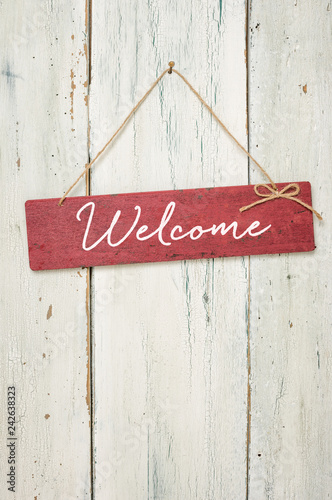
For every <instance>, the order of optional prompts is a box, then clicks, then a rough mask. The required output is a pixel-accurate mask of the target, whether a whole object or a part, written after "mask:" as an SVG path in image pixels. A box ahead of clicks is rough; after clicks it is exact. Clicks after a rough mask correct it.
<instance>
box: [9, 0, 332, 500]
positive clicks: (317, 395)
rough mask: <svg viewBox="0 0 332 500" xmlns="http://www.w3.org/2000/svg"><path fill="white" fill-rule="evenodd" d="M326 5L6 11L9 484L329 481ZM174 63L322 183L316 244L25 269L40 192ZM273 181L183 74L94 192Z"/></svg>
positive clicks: (45, 498)
mask: <svg viewBox="0 0 332 500" xmlns="http://www.w3.org/2000/svg"><path fill="white" fill-rule="evenodd" d="M331 7H332V6H331V3H330V2H328V1H327V0H326V2H314V0H307V1H306V2H304V1H301V0H297V1H294V2H286V1H282V2H281V3H280V2H279V3H278V4H275V5H274V4H273V3H271V2H269V3H267V2H264V3H263V1H262V0H255V1H252V2H250V3H249V4H248V5H247V3H246V2H245V0H233V1H224V2H216V1H214V0H213V1H212V0H203V1H202V2H201V1H198V0H197V1H195V2H191V3H188V2H185V1H184V0H182V1H180V2H179V1H175V0H170V1H169V2H161V1H157V0H155V1H149V2H147V3H144V2H141V1H133V2H123V1H122V2H121V1H114V2H106V1H104V0H99V1H98V2H95V1H92V2H91V1H90V2H87V3H86V1H85V0H80V1H76V2H74V1H72V0H71V1H67V2H60V1H59V0H56V1H47V2H41V1H38V2H34V3H32V4H31V5H30V4H29V5H27V4H26V3H24V2H23V1H21V0H17V2H15V4H13V3H10V2H8V1H7V2H3V3H1V4H0V13H1V31H0V37H1V48H2V55H1V67H0V73H1V74H0V96H1V103H2V113H1V118H0V120H1V132H2V134H1V153H0V168H1V186H2V195H1V201H0V203H1V229H0V234H1V266H0V269H1V271H0V272H1V283H2V292H1V302H0V311H1V312H0V314H1V326H2V349H1V358H0V359H1V367H2V377H1V380H2V384H1V414H0V415H1V417H0V418H1V426H0V429H1V430H0V449H1V462H0V481H1V483H0V484H1V498H4V499H12V498H16V499H17V500H25V499H42V500H53V499H56V500H58V499H65V500H70V499H74V498H77V499H93V498H94V499H95V500H104V499H105V500H108V499H111V500H117V499H119V500H133V499H137V500H141V499H149V500H152V499H155V500H157V499H158V500H161V499H163V500H175V499H179V500H180V499H181V500H184V499H185V500H187V499H188V500H189V499H199V500H220V499H223V500H233V499H236V500H237V499H239V500H240V499H245V498H247V499H250V500H256V499H258V500H261V499H262V500H263V499H275V500H279V499H297V500H303V499H305V500H316V499H317V500H321V499H325V498H329V497H330V496H331V495H332V482H331V477H332V476H331V470H330V464H331V459H332V456H331V455H332V431H331V428H330V420H331V403H332V401H331V394H330V390H329V388H330V384H331V359H332V345H331V344H332V342H331V338H330V337H331V336H330V331H331V320H332V318H331V311H332V308H331V305H332V290H331V276H332V273H331V271H330V269H329V263H330V259H331V248H332V245H331V241H330V240H331V227H330V226H331V221H330V220H329V217H330V214H331V200H330V196H329V188H330V187H331V174H330V162H331V147H330V144H331V117H330V109H331V104H332V99H331V90H330V88H331V83H332V82H331V79H332V78H331V75H332V72H331V57H330V45H331V38H332V33H331ZM171 59H173V60H174V61H175V62H176V67H177V68H178V69H179V70H180V71H181V72H183V73H184V74H185V75H186V76H187V78H188V79H189V81H191V82H192V83H193V84H194V86H195V87H196V88H197V90H198V91H199V92H200V93H201V94H202V96H203V97H204V98H205V99H206V100H207V102H209V103H211V105H212V107H213V109H214V110H215V111H216V112H217V114H218V115H219V116H220V117H221V118H222V119H223V120H224V122H225V123H226V124H227V125H228V126H229V128H230V129H231V130H232V132H233V133H234V134H235V135H236V137H237V138H238V139H239V140H240V141H241V143H242V144H243V145H244V146H248V147H249V148H250V151H251V153H252V154H253V155H254V156H255V157H256V158H257V159H258V160H259V161H261V162H262V163H263V164H264V166H265V167H266V168H267V169H268V171H269V172H270V174H271V176H272V177H273V178H274V180H276V181H294V180H295V181H300V180H309V181H311V182H312V189H313V200H314V206H315V208H317V209H318V210H319V211H321V212H322V214H323V217H324V221H323V222H322V223H317V221H315V235H316V242H317V243H316V244H317V249H316V250H315V252H314V253H312V254H307V255H306V254H294V255H282V256H278V255H277V256H264V257H251V258H248V257H244V258H228V259H216V260H205V261H187V262H186V261H184V262H172V263H156V264H144V265H131V266H114V267H104V268H95V269H92V270H91V271H89V270H86V269H77V270H66V271H45V272H38V273H36V272H32V271H30V269H29V267H28V257H27V244H26V234H25V219H24V202H25V200H27V199H32V198H44V197H56V196H59V197H60V195H61V194H62V193H63V192H64V190H65V188H67V187H68V186H69V185H70V184H71V182H72V181H73V180H74V178H75V175H77V174H78V173H79V172H80V171H81V169H82V167H83V166H84V164H85V163H86V162H87V161H88V159H89V158H90V159H91V158H93V157H94V155H95V154H96V153H97V152H98V150H99V149H100V148H101V147H102V146H103V145H104V143H105V142H106V141H107V140H108V138H109V137H110V135H111V134H112V133H113V132H114V131H115V129H116V128H117V126H118V125H119V123H120V122H121V121H122V120H123V118H124V117H125V116H126V114H127V113H128V112H129V111H130V109H131V108H132V107H133V105H134V104H135V103H136V102H137V100H138V99H139V98H140V97H141V96H142V95H143V94H144V92H145V91H146V90H147V88H148V87H149V86H150V85H151V83H152V82H153V81H154V79H155V78H156V76H157V75H158V74H160V72H161V71H162V70H163V69H164V68H165V67H166V66H167V63H168V61H169V60H171ZM262 180H263V179H262V177H261V176H260V174H259V173H258V172H257V170H255V169H254V168H250V169H249V170H248V162H247V159H246V157H245V156H244V155H243V154H242V153H241V152H239V151H238V150H237V149H236V146H234V144H233V143H232V142H231V141H230V140H229V139H228V138H227V137H226V136H225V134H224V133H223V131H222V130H220V128H219V127H218V125H217V124H216V123H215V122H214V120H213V119H212V118H211V117H210V116H209V114H208V113H207V111H206V110H204V109H203V108H202V106H201V104H200V103H199V102H198V101H197V99H196V98H195V96H193V95H192V94H191V93H190V91H189V89H187V88H186V87H185V86H184V84H183V82H182V81H181V80H180V79H179V78H178V77H177V75H175V74H173V75H166V76H165V78H164V80H163V82H162V83H161V84H160V85H159V86H158V88H156V89H155V90H154V93H153V94H152V95H151V96H150V97H149V99H148V100H147V101H146V103H145V104H144V106H143V107H142V108H140V109H139V111H138V112H137V113H136V115H135V117H134V119H132V120H131V121H130V123H129V124H128V126H127V127H126V129H125V130H124V131H123V132H122V133H121V135H120V136H119V137H118V138H117V140H116V141H115V143H114V144H113V145H112V147H111V148H110V150H109V151H108V152H107V153H106V154H105V155H104V156H103V158H102V159H101V160H100V161H98V163H97V164H96V165H95V166H94V167H93V170H92V172H91V186H90V192H91V193H93V194H103V193H110V192H113V193H115V192H127V191H148V190H159V189H173V188H174V189H175V188H176V189H177V188H191V187H206V186H218V185H236V184H247V183H248V182H249V181H250V182H251V183H253V182H256V181H257V182H260V181H262ZM85 190H86V186H85V184H84V182H82V183H81V184H80V186H79V187H77V188H75V191H74V192H73V193H72V194H73V195H78V194H82V193H84V192H85ZM152 209H153V208H152ZM11 385H15V386H16V390H17V418H18V424H17V437H18V440H17V458H18V466H17V487H16V490H17V491H16V494H15V495H14V494H12V493H11V492H8V491H7V485H6V480H7V479H6V474H7V472H8V464H7V449H6V444H7V426H6V419H7V406H6V392H7V386H11Z"/></svg>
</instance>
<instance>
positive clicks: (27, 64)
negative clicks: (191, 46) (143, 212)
mask: <svg viewBox="0 0 332 500" xmlns="http://www.w3.org/2000/svg"><path fill="white" fill-rule="evenodd" d="M0 17H1V30H0V36H1V53H2V55H1V65H0V70H1V75H0V95H1V103H2V108H1V115H0V122H1V143H2V144H1V174H0V175H1V187H2V195H1V197H0V200H1V201H0V203H1V209H0V212H1V229H0V234H1V266H0V269H1V277H0V280H1V283H2V290H1V302H0V304H1V305H0V308H1V309H0V310H1V313H0V314H1V327H2V347H1V367H2V368H1V413H0V418H1V425H0V429H1V431H0V432H1V438H0V447H1V457H2V458H1V466H0V468H1V473H0V478H1V479H0V481H1V487H0V489H1V498H2V499H13V498H16V499H18V500H22V499H31V500H32V499H43V500H44V499H47V500H52V499H54V500H59V499H60V498H61V499H66V500H69V499H74V498H75V499H76V498H79V499H83V498H90V440H89V433H90V430H89V418H90V417H89V409H88V406H87V351H86V348H87V315H86V270H65V271H54V272H53V271H46V272H33V271H31V270H30V269H29V263H28V253H27V240H26V227H25V214H24V202H25V201H26V200H27V199H32V198H46V197H57V196H59V197H60V196H61V195H62V193H63V192H64V190H65V188H66V187H67V186H68V184H69V183H70V182H71V181H72V178H73V177H74V175H75V173H78V172H79V171H80V170H81V168H82V165H84V163H85V162H86V161H87V107H86V103H85V95H86V91H87V87H86V81H87V76H86V73H87V60H86V54H85V47H86V35H85V32H86V16H85V4H84V2H82V1H81V2H80V3H78V2H75V1H69V2H66V3H65V4H64V3H63V2H42V1H38V2H23V1H18V2H15V3H12V2H2V3H1V6H0ZM77 192H79V193H81V194H82V193H84V192H85V187H84V183H83V185H82V186H81V187H80V189H79V190H78V191H77ZM59 210H60V208H59ZM12 385H15V386H16V393H17V398H16V417H17V426H16V428H17V455H16V456H17V464H16V477H17V480H16V493H15V494H13V493H11V492H9V491H8V490H7V487H8V485H6V474H7V473H8V467H9V465H8V463H7V454H8V450H7V449H6V439H7V425H6V421H7V409H6V393H7V386H12Z"/></svg>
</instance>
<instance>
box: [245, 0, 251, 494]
mask: <svg viewBox="0 0 332 500" xmlns="http://www.w3.org/2000/svg"><path fill="white" fill-rule="evenodd" d="M245 8H246V16H245V33H246V40H245V42H246V90H247V92H246V100H247V106H246V108H247V112H246V121H247V123H246V125H247V148H248V151H249V152H250V121H249V112H250V102H249V97H250V94H249V66H250V65H249V56H250V53H249V46H250V42H249V36H250V35H249V26H250V22H249V21H250V9H251V4H250V0H246V5H245ZM248 184H250V158H248ZM250 278H251V268H250V255H249V256H248V301H247V439H246V500H249V473H250V445H251V386H250V377H251V351H250V307H251V303H250V286H251V280H250Z"/></svg>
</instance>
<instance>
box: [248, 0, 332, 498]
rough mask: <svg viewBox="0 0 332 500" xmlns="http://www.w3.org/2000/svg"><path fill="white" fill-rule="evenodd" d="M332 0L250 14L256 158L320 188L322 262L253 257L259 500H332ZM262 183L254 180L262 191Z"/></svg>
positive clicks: (318, 253) (254, 452) (258, 5)
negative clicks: (259, 183)
mask: <svg viewBox="0 0 332 500" xmlns="http://www.w3.org/2000/svg"><path fill="white" fill-rule="evenodd" d="M331 16H332V12H331V3H330V2H314V1H313V0H308V1H306V2H301V1H297V2H281V3H280V2H279V3H276V4H274V3H270V4H269V8H267V5H266V2H263V1H260V0H258V1H257V0H256V1H254V2H252V7H251V9H250V31H249V33H250V38H249V42H250V47H249V61H250V65H249V102H250V108H249V117H250V122H249V124H250V148H251V152H252V153H253V154H255V155H256V157H257V159H258V160H260V161H262V162H263V164H264V165H265V166H266V167H267V168H268V171H269V173H270V174H271V176H272V177H273V178H274V180H276V181H282V180H284V179H289V178H292V177H293V176H294V175H295V176H296V175H299V172H301V175H302V176H303V177H304V178H306V179H308V180H309V181H311V182H312V190H313V199H315V200H316V201H315V204H316V208H317V210H319V211H321V212H322V215H323V217H324V221H323V222H318V221H317V220H316V221H315V239H316V245H317V249H316V250H315V252H314V253H313V254H312V255H304V254H302V255H289V256H288V255H286V256H280V257H277V256H276V257H251V258H250V260H251V266H250V271H251V278H250V280H251V321H250V337H251V357H252V361H251V363H252V366H251V388H252V418H251V425H252V429H251V448H250V452H251V453H250V483H249V493H250V494H249V498H252V499H256V498H259V499H281V498H287V499H301V500H302V499H303V500H320V499H323V498H324V499H327V498H330V497H331V496H332V476H331V463H332V430H331V384H332V379H331V355H332V340H331V322H332V310H331V303H332V296H331V293H332V290H331V285H332V282H331V256H332V255H331V249H332V241H331V234H332V231H331V229H332V228H331V213H332V203H331V194H330V187H331V160H332V158H331V142H332V136H331V106H332V95H331V83H332V82H331V74H332V73H331V69H332V68H331V51H330V47H331V41H332V40H331V33H332V29H331V28H332V17H331ZM257 180H259V176H258V175H257V173H256V172H254V171H252V172H251V178H250V181H251V182H255V181H257Z"/></svg>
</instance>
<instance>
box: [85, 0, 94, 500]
mask: <svg viewBox="0 0 332 500" xmlns="http://www.w3.org/2000/svg"><path fill="white" fill-rule="evenodd" d="M91 14H92V0H85V31H86V33H85V35H86V44H85V47H86V49H85V52H86V67H87V70H86V74H87V160H88V163H90V161H91V155H90V147H91V138H90V100H89V95H90V85H91V43H92V38H91V32H92V15H91ZM85 187H86V190H85V194H86V195H87V196H89V195H90V194H91V172H90V171H88V172H87V173H86V175H85ZM86 273H87V274H86V315H87V358H88V360H87V403H88V408H89V414H90V499H91V500H93V499H94V497H95V495H94V478H95V467H94V351H93V338H92V311H91V303H92V301H91V298H92V297H91V295H92V290H91V283H92V268H91V267H88V268H87V270H86Z"/></svg>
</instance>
